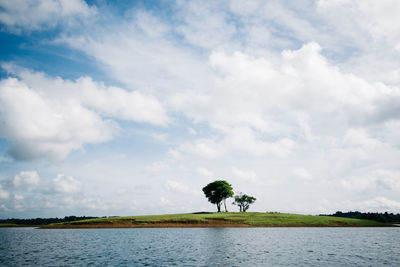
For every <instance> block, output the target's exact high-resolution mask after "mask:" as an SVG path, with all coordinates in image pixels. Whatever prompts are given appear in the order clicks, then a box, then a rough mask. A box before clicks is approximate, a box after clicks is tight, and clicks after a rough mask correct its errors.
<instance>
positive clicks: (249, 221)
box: [41, 212, 391, 229]
mask: <svg viewBox="0 0 400 267" xmlns="http://www.w3.org/2000/svg"><path fill="white" fill-rule="evenodd" d="M384 226H391V225H390V224H384V223H380V222H376V221H370V220H359V219H350V218H340V217H331V216H314V215H299V214H287V213H278V212H265V213H263V212H245V213H239V212H221V213H207V212H201V213H185V214H167V215H147V216H128V217H105V218H96V219H89V220H82V221H73V222H65V223H54V224H50V225H46V226H42V227H41V228H44V229H68V228H156V227H158V228H169V227H384Z"/></svg>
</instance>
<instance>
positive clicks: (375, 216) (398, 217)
mask: <svg viewBox="0 0 400 267" xmlns="http://www.w3.org/2000/svg"><path fill="white" fill-rule="evenodd" d="M321 215H322V216H335V217H345V218H354V219H365V220H374V221H378V222H383V223H400V213H398V214H393V213H387V212H385V213H378V212H359V211H349V212H341V211H337V212H336V213H335V214H330V215H325V214H321Z"/></svg>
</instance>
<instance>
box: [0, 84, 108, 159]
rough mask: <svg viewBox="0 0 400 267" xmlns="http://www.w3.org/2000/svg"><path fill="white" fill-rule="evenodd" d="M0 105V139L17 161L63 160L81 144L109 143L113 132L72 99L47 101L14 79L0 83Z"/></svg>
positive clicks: (46, 98) (102, 121)
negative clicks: (0, 125) (0, 122)
mask: <svg viewBox="0 0 400 267" xmlns="http://www.w3.org/2000/svg"><path fill="white" fill-rule="evenodd" d="M16 99H18V101H16ZM0 104H1V105H0V111H1V113H0V120H1V121H2V123H3V127H2V128H1V130H0V136H2V137H3V138H6V139H7V140H8V141H9V142H10V146H11V148H10V150H11V151H10V153H11V155H12V156H13V157H14V158H16V159H33V158H41V157H46V158H57V159H59V158H65V157H66V156H67V155H68V153H70V152H71V151H72V150H76V149H79V148H81V147H82V144H84V143H100V142H104V141H107V140H109V139H110V138H111V137H112V135H113V133H114V131H115V130H114V129H115V127H114V124H112V123H111V122H110V121H105V120H102V119H101V117H100V116H99V115H97V114H96V113H95V112H93V111H91V110H89V109H86V108H85V107H83V106H81V105H80V104H79V103H77V102H76V101H74V100H73V99H52V98H48V97H46V96H44V95H43V94H42V93H41V92H38V91H36V90H34V89H32V88H29V87H28V86H27V85H26V84H25V83H24V82H21V81H19V80H17V79H15V78H8V79H5V80H2V81H1V82H0Z"/></svg>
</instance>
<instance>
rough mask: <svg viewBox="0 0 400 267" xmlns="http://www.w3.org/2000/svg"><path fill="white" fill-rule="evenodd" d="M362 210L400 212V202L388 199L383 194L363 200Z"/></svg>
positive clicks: (360, 205)
mask: <svg viewBox="0 0 400 267" xmlns="http://www.w3.org/2000/svg"><path fill="white" fill-rule="evenodd" d="M359 209H360V210H361V211H365V212H366V211H371V210H373V211H375V212H387V211H390V212H394V213H400V202H399V201H395V200H391V199H388V198H386V197H383V196H378V197H375V198H373V199H371V200H366V201H363V202H361V203H360V204H359Z"/></svg>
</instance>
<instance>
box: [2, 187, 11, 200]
mask: <svg viewBox="0 0 400 267" xmlns="http://www.w3.org/2000/svg"><path fill="white" fill-rule="evenodd" d="M9 197H10V193H8V191H6V190H5V189H3V188H2V185H0V199H3V200H4V199H8V198H9Z"/></svg>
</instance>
